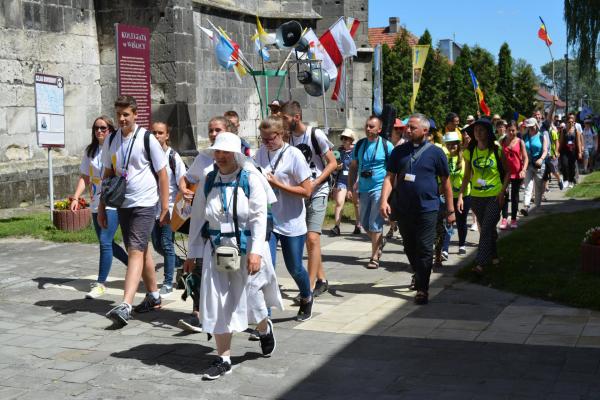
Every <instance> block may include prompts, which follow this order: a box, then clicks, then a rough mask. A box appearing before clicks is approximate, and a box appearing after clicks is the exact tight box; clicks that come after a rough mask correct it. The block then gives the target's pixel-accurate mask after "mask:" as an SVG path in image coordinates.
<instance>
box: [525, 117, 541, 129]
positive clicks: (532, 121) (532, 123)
mask: <svg viewBox="0 0 600 400" xmlns="http://www.w3.org/2000/svg"><path fill="white" fill-rule="evenodd" d="M537 124H538V123H537V119H535V118H527V119H526V120H525V121H523V125H525V126H526V127H527V128H531V127H533V126H537Z"/></svg>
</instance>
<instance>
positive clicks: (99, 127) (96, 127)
mask: <svg viewBox="0 0 600 400" xmlns="http://www.w3.org/2000/svg"><path fill="white" fill-rule="evenodd" d="M107 129H108V126H94V130H95V131H98V130H99V131H100V132H104V131H106V130H107Z"/></svg>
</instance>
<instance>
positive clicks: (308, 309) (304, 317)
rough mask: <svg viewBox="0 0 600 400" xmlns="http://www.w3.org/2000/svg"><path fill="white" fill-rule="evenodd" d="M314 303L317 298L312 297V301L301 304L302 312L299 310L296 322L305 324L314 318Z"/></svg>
mask: <svg viewBox="0 0 600 400" xmlns="http://www.w3.org/2000/svg"><path fill="white" fill-rule="evenodd" d="M314 302H315V296H310V301H307V302H305V301H304V300H302V301H301V302H300V310H298V315H296V321H298V322H304V321H308V320H309V319H311V318H312V306H313V303H314Z"/></svg>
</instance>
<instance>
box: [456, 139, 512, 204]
mask: <svg viewBox="0 0 600 400" xmlns="http://www.w3.org/2000/svg"><path fill="white" fill-rule="evenodd" d="M498 155H500V154H498ZM463 159H464V160H465V162H468V163H470V164H471V171H473V173H472V175H471V196H473V197H492V196H497V195H498V194H500V192H501V191H502V180H501V179H500V171H499V170H498V165H497V163H496V156H495V155H494V150H490V149H485V150H481V149H479V148H477V147H475V149H474V150H473V160H471V151H470V150H469V149H465V150H464V151H463ZM498 162H501V161H500V160H498Z"/></svg>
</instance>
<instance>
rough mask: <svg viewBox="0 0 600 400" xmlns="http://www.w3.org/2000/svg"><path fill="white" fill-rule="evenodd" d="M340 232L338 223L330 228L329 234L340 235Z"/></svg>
mask: <svg viewBox="0 0 600 400" xmlns="http://www.w3.org/2000/svg"><path fill="white" fill-rule="evenodd" d="M341 233H342V232H341V231H340V227H339V225H336V226H334V227H333V228H331V236H340V234H341Z"/></svg>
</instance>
